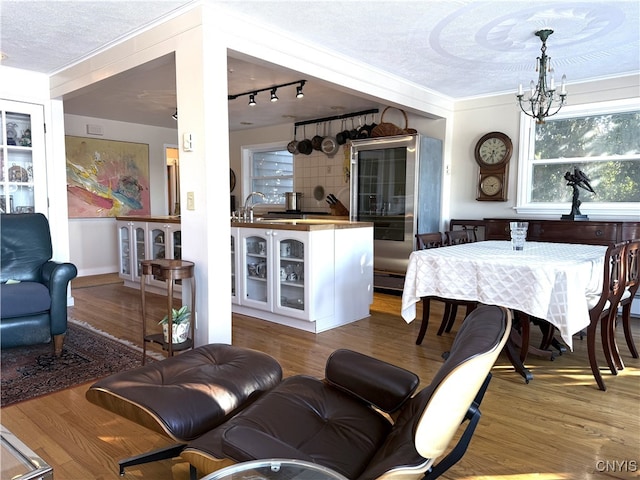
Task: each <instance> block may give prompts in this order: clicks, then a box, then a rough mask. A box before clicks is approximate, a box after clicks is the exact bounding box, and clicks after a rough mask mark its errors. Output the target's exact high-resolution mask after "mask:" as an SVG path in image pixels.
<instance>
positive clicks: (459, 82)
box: [0, 0, 640, 129]
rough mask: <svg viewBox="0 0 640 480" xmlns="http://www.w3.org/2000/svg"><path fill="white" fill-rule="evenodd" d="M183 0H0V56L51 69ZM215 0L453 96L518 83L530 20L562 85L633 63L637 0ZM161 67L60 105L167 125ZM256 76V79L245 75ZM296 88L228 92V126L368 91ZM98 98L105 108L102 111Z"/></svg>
mask: <svg viewBox="0 0 640 480" xmlns="http://www.w3.org/2000/svg"><path fill="white" fill-rule="evenodd" d="M205 1H209V0H205ZM192 3H194V2H191V1H173V0H162V1H115V0H106V1H99V2H98V1H82V2H81V1H66V2H65V1H13V0H2V1H1V3H0V16H1V17H2V18H1V23H0V29H1V30H0V34H1V36H0V50H2V52H3V53H5V54H7V55H8V58H6V59H5V60H3V61H2V65H6V66H11V67H16V68H23V69H27V70H34V71H38V72H44V73H52V72H55V71H57V70H59V69H61V68H63V67H65V66H68V65H70V64H71V63H73V62H76V61H78V60H80V59H82V58H85V57H86V56H88V55H90V54H91V53H94V52H96V51H97V50H98V49H100V48H101V47H103V46H105V45H108V44H111V43H113V42H116V41H117V40H118V39H120V38H122V37H123V36H126V35H128V34H130V33H131V32H133V31H136V30H138V29H139V28H143V27H144V26H145V25H148V24H150V23H151V22H154V21H155V20H157V19H158V18H161V17H164V16H166V15H173V14H175V13H176V11H177V9H179V8H180V7H185V6H189V4H192ZM218 3H220V4H221V8H226V9H229V10H232V11H233V12H235V13H239V14H244V15H248V16H251V17H252V18H253V19H254V20H257V21H259V22H262V23H266V24H270V25H272V26H273V27H274V28H277V29H280V30H282V31H284V32H287V33H288V34H290V35H293V36H296V37H299V38H301V39H303V40H304V41H305V42H308V43H315V44H318V45H321V46H322V47H323V48H325V49H328V50H334V51H336V52H339V53H340V54H341V55H343V56H347V57H353V58H354V59H355V60H357V61H359V62H363V63H366V64H369V65H371V66H373V67H376V68H378V69H381V70H384V71H388V72H391V73H393V74H394V75H397V76H399V77H402V78H405V79H407V80H409V81H411V82H414V83H416V84H418V85H421V86H423V87H425V88H427V89H430V90H432V91H435V92H438V93H441V94H443V95H446V96H449V97H452V98H454V99H460V98H468V97H475V96H483V95H491V94H498V93H504V92H513V91H515V88H516V86H517V85H518V84H519V83H523V84H524V85H527V84H528V83H529V81H530V80H531V79H532V78H534V76H535V72H534V71H533V70H534V66H535V58H536V56H538V55H539V54H540V46H541V44H540V40H539V39H538V38H537V37H535V36H534V32H535V31H536V30H539V29H541V28H552V29H554V30H555V33H554V34H553V35H551V37H550V38H549V40H548V42H547V46H548V51H547V53H548V54H549V55H550V56H551V58H552V62H553V65H554V67H555V70H556V72H557V75H558V76H560V75H562V74H563V73H565V74H566V75H567V77H568V82H569V94H570V93H571V89H570V86H571V83H575V82H581V81H586V80H592V79H601V78H608V77H616V76H621V75H625V74H638V73H639V72H640V28H639V22H640V2H638V1H637V0H633V1H620V0H617V1H615V0H614V1H602V2H594V1H581V2H579V1H563V0H559V1H555V2H546V1H538V2H530V1H509V2H507V1H469V0H466V1H464V0H460V1H455V0H447V1H426V0H422V1H417V0H397V1H392V2H385V1H375V0H368V1H357V0H347V1H341V2H337V1H324V2H322V1H321V2H310V1H301V0H298V1H279V2H273V1H259V2H251V1H232V2H218ZM172 68H173V62H172V59H170V58H167V59H163V60H159V61H158V62H152V64H151V65H147V66H146V67H145V68H143V69H141V70H140V71H138V72H127V74H124V75H122V76H121V77H120V78H114V79H112V80H111V81H105V82H103V83H102V84H101V85H99V86H95V87H94V88H91V89H87V93H88V95H89V97H85V98H82V96H81V95H74V98H70V99H69V101H68V102H67V99H65V110H66V111H68V112H70V113H76V114H81V115H88V116H98V117H101V118H112V116H119V117H124V116H127V115H128V117H127V118H113V119H115V120H123V121H131V122H134V123H147V124H150V125H158V124H162V125H164V126H169V125H171V124H170V123H169V122H167V120H166V118H167V110H171V109H172V108H175V104H176V102H175V76H174V75H171V74H170V71H171V69H172ZM167 69H168V70H167ZM230 70H233V71H231V72H230V73H229V92H230V93H237V92H239V91H247V90H249V89H251V88H257V87H268V86H270V85H273V84H276V83H286V82H288V81H294V80H298V79H300V78H304V76H303V75H301V74H299V73H298V72H292V71H288V70H285V69H282V68H281V67H278V66H275V65H265V64H263V63H261V62H256V63H252V62H246V61H241V60H239V59H230ZM167 71H169V74H168V75H167ZM158 72H162V74H163V76H162V77H159V75H158ZM161 78H164V79H165V82H166V83H165V82H160V81H159V79H161ZM256 78H258V79H264V80H263V81H265V82H266V84H265V85H256ZM267 79H268V80H267ZM133 80H135V81H133ZM290 88H293V89H294V91H295V87H290ZM305 93H306V94H307V95H306V96H305V99H304V103H302V102H300V101H298V102H295V101H283V102H278V103H277V104H276V105H277V106H274V105H271V106H269V107H270V109H269V110H267V108H266V107H267V105H264V107H265V108H260V109H258V108H255V109H251V112H248V111H247V108H246V99H242V98H241V99H238V100H235V101H231V102H230V104H229V106H230V125H231V128H232V129H239V128H247V127H255V126H259V125H265V124H279V123H284V122H286V121H287V120H286V119H289V121H291V118H292V117H295V118H296V119H298V120H300V119H302V120H304V119H308V118H316V117H317V116H322V115H331V114H332V112H335V111H336V109H335V107H341V108H344V109H345V110H348V111H353V109H357V108H369V106H370V105H372V104H373V103H374V102H372V100H371V99H366V98H362V96H359V95H358V94H357V92H352V94H345V93H344V92H340V91H338V90H336V89H334V88H332V86H331V85H329V84H324V83H323V82H314V83H310V84H309V85H308V86H307V87H305ZM279 96H280V97H281V99H282V98H283V97H282V95H279ZM96 97H98V98H96ZM101 99H102V100H101ZM105 100H106V101H105ZM120 102H123V103H120ZM124 106H126V108H124ZM259 106H260V103H259ZM332 107H333V109H332ZM96 109H97V110H96ZM101 109H102V110H101ZM109 109H110V110H113V111H114V113H113V114H111V113H108V114H107V113H105V110H109ZM171 113H172V112H171ZM154 116H156V117H157V119H155V120H154V119H153V117H154ZM161 116H163V118H162V119H161ZM283 116H284V118H285V119H284V120H283ZM246 124H249V125H246Z"/></svg>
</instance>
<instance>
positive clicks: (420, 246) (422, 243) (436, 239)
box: [416, 232, 444, 250]
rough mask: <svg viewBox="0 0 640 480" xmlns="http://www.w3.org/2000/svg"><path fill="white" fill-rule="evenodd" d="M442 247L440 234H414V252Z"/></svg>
mask: <svg viewBox="0 0 640 480" xmlns="http://www.w3.org/2000/svg"><path fill="white" fill-rule="evenodd" d="M443 245H444V242H443V239H442V233H440V232H431V233H417V234H416V250H424V249H427V248H437V247H442V246H443Z"/></svg>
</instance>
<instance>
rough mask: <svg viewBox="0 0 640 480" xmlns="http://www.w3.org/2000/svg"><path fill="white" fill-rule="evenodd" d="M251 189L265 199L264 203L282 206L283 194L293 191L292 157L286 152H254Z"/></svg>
mask: <svg viewBox="0 0 640 480" xmlns="http://www.w3.org/2000/svg"><path fill="white" fill-rule="evenodd" d="M251 167H252V171H251V189H252V191H254V192H262V193H264V194H265V196H266V197H267V198H266V200H265V202H264V203H269V204H272V205H284V193H285V192H291V191H293V155H292V154H291V153H289V152H288V151H287V150H277V151H267V152H254V153H253V162H252V166H251Z"/></svg>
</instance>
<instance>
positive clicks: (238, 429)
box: [181, 306, 511, 480]
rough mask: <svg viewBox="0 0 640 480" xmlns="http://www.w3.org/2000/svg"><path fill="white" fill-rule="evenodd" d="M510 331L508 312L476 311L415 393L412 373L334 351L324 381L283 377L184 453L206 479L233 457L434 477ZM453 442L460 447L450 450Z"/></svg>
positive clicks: (355, 474)
mask: <svg viewBox="0 0 640 480" xmlns="http://www.w3.org/2000/svg"><path fill="white" fill-rule="evenodd" d="M510 329H511V314H510V312H509V311H508V310H507V309H504V308H501V307H496V306H483V307H480V308H478V309H476V310H475V311H474V312H473V313H472V314H470V315H469V317H468V318H467V319H466V320H465V322H464V323H463V325H462V327H461V328H460V331H459V332H458V334H457V335H456V338H455V340H454V342H453V345H452V347H451V351H450V352H449V354H448V355H447V356H446V360H445V362H444V363H443V364H442V366H441V367H440V369H439V370H438V371H437V373H436V374H435V376H434V377H433V379H432V381H431V383H430V384H429V385H428V386H427V387H425V388H424V389H422V390H421V391H420V392H419V393H417V394H416V395H415V396H412V392H413V391H414V390H415V388H416V387H417V386H418V384H419V379H418V377H417V376H416V375H414V374H412V373H411V372H408V371H406V370H404V369H402V368H399V367H396V366H393V365H390V364H388V363H385V362H382V361H380V360H377V359H375V358H372V357H368V356H366V355H362V354H359V353H357V352H353V351H349V350H338V351H336V352H334V353H333V354H332V355H331V356H330V357H329V359H328V360H327V364H326V369H325V379H324V380H320V379H316V378H312V377H308V376H304V375H296V376H293V377H289V378H286V379H284V380H283V381H282V382H281V383H280V384H279V385H278V386H276V387H274V388H273V389H272V390H270V391H268V392H266V393H264V394H263V395H262V396H260V397H259V398H258V399H257V400H256V401H255V402H254V403H253V404H251V405H250V406H248V407H247V408H246V409H244V410H243V411H241V412H240V413H238V414H237V415H235V416H234V417H232V418H231V419H229V420H228V421H227V422H225V423H224V424H222V425H220V426H218V427H216V428H215V429H213V430H211V431H210V432H208V433H205V434H204V435H202V436H200V437H198V438H197V439H195V440H193V441H191V442H190V443H189V444H188V445H187V447H186V448H185V449H184V450H183V451H182V453H181V456H182V458H184V459H185V460H187V461H188V462H189V463H190V464H191V465H192V466H195V467H196V469H197V470H198V473H200V474H202V473H205V474H208V473H210V472H213V471H216V470H218V469H220V468H222V467H224V466H226V465H228V461H229V459H231V460H233V461H235V462H244V461H249V460H258V459H268V458H288V459H294V460H303V461H308V462H313V463H317V464H319V465H322V466H324V467H326V468H329V469H332V470H334V471H336V472H338V473H340V474H341V475H344V476H345V477H347V478H349V479H360V480H365V479H379V478H385V479H388V478H419V477H422V476H423V474H425V476H424V478H426V479H431V478H436V477H438V476H439V475H441V474H442V473H443V472H444V471H446V470H447V469H448V468H449V467H451V466H452V465H453V464H455V463H456V462H457V461H458V460H459V459H460V458H461V457H462V456H463V454H464V452H465V451H466V448H467V446H468V444H469V441H470V439H471V436H472V435H473V430H474V429H475V426H476V425H477V423H478V421H479V419H480V415H481V414H480V410H479V404H480V402H481V401H482V397H483V395H484V392H485V391H486V389H487V386H488V381H489V379H490V370H491V368H492V366H493V365H494V363H495V361H496V358H497V357H498V355H499V354H500V351H501V350H502V348H503V346H504V345H505V343H506V341H507V338H508V336H509V332H510ZM383 412H384V413H383ZM467 421H468V423H467ZM464 424H466V425H465V428H464V431H463V432H462V434H461V435H458V430H459V429H460V428H461V425H464ZM454 437H456V438H458V439H459V442H458V443H457V444H456V446H455V447H454V448H453V449H452V450H449V448H450V447H449V445H450V443H451V442H452V440H453V438H454ZM446 452H450V453H449V454H447V455H446V456H444V458H443V459H442V460H440V461H439V462H438V463H435V461H436V460H437V459H439V458H440V457H441V456H443V455H444V454H445V453H446Z"/></svg>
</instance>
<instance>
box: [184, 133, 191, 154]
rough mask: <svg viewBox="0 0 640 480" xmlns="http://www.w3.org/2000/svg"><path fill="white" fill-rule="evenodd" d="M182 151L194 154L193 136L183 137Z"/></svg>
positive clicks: (187, 134) (189, 134) (185, 135)
mask: <svg viewBox="0 0 640 480" xmlns="http://www.w3.org/2000/svg"><path fill="white" fill-rule="evenodd" d="M182 150H184V151H185V152H193V134H191V133H185V134H184V135H182Z"/></svg>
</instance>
